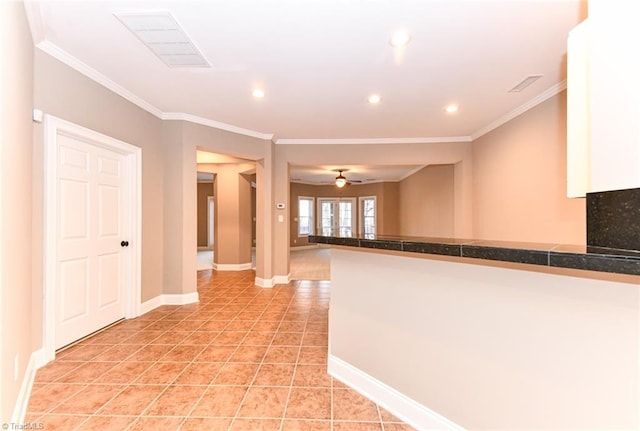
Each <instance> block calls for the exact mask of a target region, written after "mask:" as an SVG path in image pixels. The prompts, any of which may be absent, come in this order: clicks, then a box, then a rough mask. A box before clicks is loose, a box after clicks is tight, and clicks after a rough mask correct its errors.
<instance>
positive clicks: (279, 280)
mask: <svg viewBox="0 0 640 431" xmlns="http://www.w3.org/2000/svg"><path fill="white" fill-rule="evenodd" d="M290 281H291V273H289V274H287V275H274V276H273V283H274V284H288V283H289V282H290Z"/></svg>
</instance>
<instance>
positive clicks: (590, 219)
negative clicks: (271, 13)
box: [587, 188, 640, 250]
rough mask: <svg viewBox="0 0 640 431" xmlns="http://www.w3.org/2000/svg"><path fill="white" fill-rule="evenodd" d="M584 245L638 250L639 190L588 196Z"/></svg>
mask: <svg viewBox="0 0 640 431" xmlns="http://www.w3.org/2000/svg"><path fill="white" fill-rule="evenodd" d="M587 245H590V246H598V247H608V248H617V249H625V250H640V188H636V189H627V190H615V191H609V192H597V193H587Z"/></svg>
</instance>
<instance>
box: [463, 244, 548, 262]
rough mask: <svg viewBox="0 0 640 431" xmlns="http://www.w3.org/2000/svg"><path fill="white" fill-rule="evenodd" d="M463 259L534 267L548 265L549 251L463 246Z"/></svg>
mask: <svg viewBox="0 0 640 431" xmlns="http://www.w3.org/2000/svg"><path fill="white" fill-rule="evenodd" d="M462 257H473V258H476V259H487V260H500V261H503V262H516V263H530V264H532V265H547V264H548V262H549V252H548V251H542V250H527V249H515V248H502V247H489V246H476V245H464V246H462Z"/></svg>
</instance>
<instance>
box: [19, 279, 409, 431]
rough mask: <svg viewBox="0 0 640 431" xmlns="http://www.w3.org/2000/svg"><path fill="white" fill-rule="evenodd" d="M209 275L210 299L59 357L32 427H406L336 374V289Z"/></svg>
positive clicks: (203, 285) (44, 381) (35, 401)
mask: <svg viewBox="0 0 640 431" xmlns="http://www.w3.org/2000/svg"><path fill="white" fill-rule="evenodd" d="M254 277H255V274H254V272H253V271H242V272H234V273H219V272H213V271H201V272H199V273H198V292H199V294H200V303H198V304H190V305H184V306H163V307H160V308H157V309H155V310H153V311H151V312H149V313H147V314H145V315H143V316H141V317H139V318H137V319H134V320H127V321H123V322H121V323H118V324H117V325H114V326H112V327H111V328H109V329H106V330H104V331H102V332H100V333H98V334H96V335H94V336H92V337H90V338H87V339H85V340H83V341H81V342H80V343H78V344H76V345H74V346H72V347H69V348H67V349H65V350H63V351H61V352H59V353H58V355H57V357H56V360H55V361H54V362H52V363H50V364H48V365H47V366H46V367H44V368H42V369H40V370H39V371H38V372H37V375H36V379H35V383H34V387H33V391H32V394H31V399H30V402H29V407H28V412H27V417H26V422H30V423H37V424H43V425H44V429H45V430H47V431H50V430H76V429H77V430H118V431H120V430H161V431H162V430H181V431H187V430H200V431H202V430H208V431H217V430H224V431H227V430H229V431H230V430H234V431H235V430H250V431H272V430H273V431H276V430H277V431H292V430H293V431H297V430H299V431H316V430H317V431H325V430H327V431H328V430H333V431H343V430H344V431H347V430H348V431H360V430H362V431H401V430H412V429H413V428H411V427H409V426H407V425H405V424H403V423H402V422H401V421H399V420H398V419H397V418H395V417H394V416H392V415H391V414H389V413H388V412H386V411H385V410H384V409H382V408H380V407H379V406H377V405H376V404H374V403H373V402H371V401H369V400H367V399H366V398H364V397H362V396H361V395H359V394H358V393H357V392H355V391H353V390H352V389H349V388H347V387H346V386H344V385H343V384H341V383H340V382H338V381H337V380H335V379H333V378H331V377H330V376H328V375H327V373H326V361H327V314H328V307H329V286H330V284H329V282H326V281H296V282H292V283H291V284H289V285H286V286H277V287H275V288H273V289H261V288H258V287H255V286H254V285H253V280H254Z"/></svg>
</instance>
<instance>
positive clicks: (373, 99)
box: [369, 94, 382, 105]
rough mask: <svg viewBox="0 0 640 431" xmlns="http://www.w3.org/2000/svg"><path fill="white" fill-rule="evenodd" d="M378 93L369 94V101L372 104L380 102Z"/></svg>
mask: <svg viewBox="0 0 640 431" xmlns="http://www.w3.org/2000/svg"><path fill="white" fill-rule="evenodd" d="M380 100H382V99H380V95H378V94H372V95H371V96H369V103H371V104H372V105H377V104H378V103H380Z"/></svg>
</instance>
